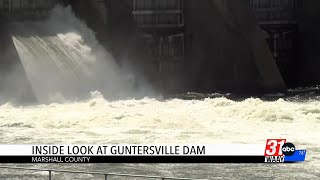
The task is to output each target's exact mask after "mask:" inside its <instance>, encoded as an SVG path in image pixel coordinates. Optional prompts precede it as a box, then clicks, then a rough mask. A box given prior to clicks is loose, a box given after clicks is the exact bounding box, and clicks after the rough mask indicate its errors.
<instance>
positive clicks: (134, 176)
mask: <svg viewBox="0 0 320 180" xmlns="http://www.w3.org/2000/svg"><path fill="white" fill-rule="evenodd" d="M0 169H9V170H21V171H37V172H48V179H49V180H52V176H53V173H68V174H88V175H100V176H103V177H104V179H105V180H108V178H109V177H111V176H117V177H128V178H145V179H161V180H207V179H192V178H176V177H162V176H147V175H134V174H118V173H104V172H85V171H71V170H53V169H37V168H23V167H10V166H0Z"/></svg>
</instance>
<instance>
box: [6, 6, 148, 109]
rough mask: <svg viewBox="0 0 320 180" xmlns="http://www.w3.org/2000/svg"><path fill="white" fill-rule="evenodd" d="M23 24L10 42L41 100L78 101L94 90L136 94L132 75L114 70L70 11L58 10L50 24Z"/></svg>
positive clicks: (120, 95)
mask: <svg viewBox="0 0 320 180" xmlns="http://www.w3.org/2000/svg"><path fill="white" fill-rule="evenodd" d="M61 14H65V16H64V17H65V18H67V19H69V20H67V21H65V20H63V21H62V20H61V18H60V16H61ZM27 25H28V26H27V27H28V28H27V29H23V27H22V25H21V24H16V25H15V26H17V27H19V32H22V33H20V34H19V33H17V34H14V35H13V37H12V39H13V42H14V44H15V46H16V49H17V51H18V54H19V56H20V59H21V62H22V64H23V66H24V68H25V71H26V73H27V76H28V78H29V80H30V83H31V85H32V88H33V91H34V93H35V95H36V97H37V99H38V101H39V102H44V103H46V102H59V101H63V100H64V99H68V100H69V99H72V100H77V99H82V98H85V96H86V95H88V94H89V93H90V91H95V90H99V91H101V92H102V93H103V94H104V95H105V97H107V98H123V97H127V96H136V95H137V92H134V91H139V90H137V89H134V83H135V82H132V80H131V79H129V78H128V77H129V76H132V74H131V73H130V72H128V71H125V70H123V69H120V68H119V67H118V66H117V64H116V63H115V61H114V59H113V58H112V56H111V55H110V54H109V53H108V52H107V51H106V50H105V49H104V48H103V47H102V46H101V45H100V44H99V43H98V42H97V40H96V39H95V35H94V33H93V32H92V31H91V30H90V29H89V28H88V27H86V26H85V25H84V24H83V22H81V21H80V20H78V19H77V18H76V17H75V16H74V15H73V14H72V13H71V10H70V8H62V7H56V8H55V9H54V10H53V11H52V13H51V18H50V19H49V21H45V22H29V23H28V24H27ZM23 26H24V27H25V26H26V24H24V25H23ZM53 26H54V27H53ZM35 32H40V33H35ZM140 90H141V89H140ZM142 93H146V91H144V92H141V94H142Z"/></svg>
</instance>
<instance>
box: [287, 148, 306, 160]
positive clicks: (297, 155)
mask: <svg viewBox="0 0 320 180" xmlns="http://www.w3.org/2000/svg"><path fill="white" fill-rule="evenodd" d="M306 155H307V151H306V150H296V151H295V152H294V154H293V155H292V156H285V157H284V162H303V161H305V160H306Z"/></svg>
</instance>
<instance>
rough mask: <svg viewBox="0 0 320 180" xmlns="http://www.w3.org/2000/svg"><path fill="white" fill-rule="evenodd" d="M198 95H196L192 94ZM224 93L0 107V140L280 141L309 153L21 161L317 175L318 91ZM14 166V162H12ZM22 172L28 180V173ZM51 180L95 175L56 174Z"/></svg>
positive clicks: (6, 175)
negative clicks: (277, 159)
mask: <svg viewBox="0 0 320 180" xmlns="http://www.w3.org/2000/svg"><path fill="white" fill-rule="evenodd" d="M197 96H199V95H197ZM262 99H263V98H245V99H242V100H230V99H227V98H225V97H217V98H205V99H199V100H183V99H174V98H173V99H167V100H163V99H162V100H159V99H152V98H144V99H141V100H134V99H131V100H121V101H108V100H106V99H104V98H103V97H102V95H101V94H100V93H98V92H95V93H92V97H91V98H90V99H88V100H87V101H83V102H66V103H62V104H56V103H53V104H49V105H36V106H16V105H12V104H10V103H6V104H3V105H1V106H0V129H1V131H0V137H1V138H0V143H1V144H42V143H45V144H48V143H49V144H50V143H52V144H118V143H129V144H159V143H160V144H167V143H168V144H178V143H184V144H190V143H203V144H216V143H223V144H232V143H244V144H264V143H265V141H266V139H267V138H287V139H288V140H290V141H291V142H294V143H295V145H296V146H297V147H299V148H301V149H303V148H306V149H307V150H308V156H307V162H305V163H299V164H285V165H282V164H278V165H273V164H261V165H256V164H251V165H250V164H247V165H238V164H99V165H96V164H91V165H79V164H74V165H67V164H65V165H21V166H28V167H29V166H31V167H40V168H53V169H71V170H85V171H102V172H118V173H132V174H148V175H163V176H176V177H193V178H208V179H233V178H245V177H247V178H252V179H256V178H265V179H267V178H271V179H275V178H280V179H285V178H287V177H294V178H297V179H303V178H311V179H317V178H319V177H320V156H319V155H320V154H319V142H320V134H319V129H320V101H319V100H318V99H319V95H317V94H314V93H310V92H309V93H307V94H306V93H305V94H300V95H295V96H292V97H283V98H272V100H270V98H269V100H268V98H265V100H262ZM14 166H19V165H14ZM22 177H24V178H26V179H41V178H45V177H46V174H44V173H40V174H39V173H38V172H21V171H20V172H18V171H12V170H1V172H0V179H22ZM27 177H28V178H27ZM56 178H57V179H68V178H76V179H99V178H100V179H101V178H102V177H99V176H89V175H76V176H72V175H68V174H57V175H56Z"/></svg>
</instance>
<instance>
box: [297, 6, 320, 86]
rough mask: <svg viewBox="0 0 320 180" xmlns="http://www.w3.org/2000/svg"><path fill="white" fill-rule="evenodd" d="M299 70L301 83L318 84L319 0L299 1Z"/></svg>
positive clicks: (319, 71)
mask: <svg viewBox="0 0 320 180" xmlns="http://www.w3.org/2000/svg"><path fill="white" fill-rule="evenodd" d="M299 9H300V10H299V15H298V17H299V18H298V31H299V46H300V47H299V50H300V52H299V54H300V56H299V58H298V59H299V61H298V63H299V71H298V72H297V77H296V79H299V81H300V84H301V85H314V84H320V70H319V69H320V1H319V0H303V1H300V2H299Z"/></svg>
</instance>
